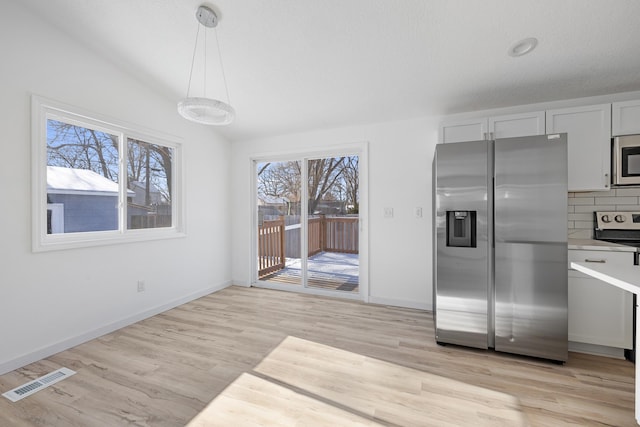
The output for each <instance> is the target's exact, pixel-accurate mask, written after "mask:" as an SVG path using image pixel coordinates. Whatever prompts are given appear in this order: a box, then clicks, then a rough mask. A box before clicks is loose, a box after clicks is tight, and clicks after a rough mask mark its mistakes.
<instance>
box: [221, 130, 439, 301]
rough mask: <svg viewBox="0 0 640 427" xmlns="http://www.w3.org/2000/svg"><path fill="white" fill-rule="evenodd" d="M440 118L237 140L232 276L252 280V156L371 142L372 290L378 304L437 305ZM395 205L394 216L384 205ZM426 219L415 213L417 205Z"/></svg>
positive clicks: (233, 163)
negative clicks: (434, 238) (435, 190)
mask: <svg viewBox="0 0 640 427" xmlns="http://www.w3.org/2000/svg"><path fill="white" fill-rule="evenodd" d="M437 136H438V120H437V119H415V120H406V121H398V122H391V123H381V124H372V125H363V126H351V127H346V128H339V129H330V130H319V131H312V132H305V133H299V134H293V135H282V136H277V137H269V138H263V139H258V140H251V141H240V142H238V141H236V142H234V143H233V144H232V148H231V153H232V157H231V159H232V161H231V178H232V183H233V192H232V210H233V212H234V214H233V216H232V220H231V221H232V222H231V223H232V234H233V239H232V246H231V248H232V250H231V253H232V269H231V271H232V278H233V282H234V283H235V284H239V285H249V284H250V281H251V258H250V247H251V245H252V244H253V243H252V241H251V227H252V224H251V198H250V194H251V188H252V185H253V183H252V182H251V180H250V174H251V169H250V168H251V161H250V159H251V158H252V157H255V156H257V155H267V154H269V153H285V152H287V151H294V152H299V151H300V150H303V149H305V150H306V149H308V150H310V151H314V150H317V149H326V147H327V146H336V145H338V146H339V145H340V144H347V145H348V144H353V143H359V142H364V141H367V142H368V143H369V212H368V214H369V227H368V228H369V295H370V301H371V302H375V303H384V304H392V305H398V306H404V307H414V308H424V309H430V308H431V300H432V286H431V162H432V159H433V152H434V149H435V144H436V141H437ZM385 207H392V208H393V210H394V218H393V219H385V218H384V217H383V210H384V208H385ZM416 207H422V209H423V217H422V218H415V215H414V208H416Z"/></svg>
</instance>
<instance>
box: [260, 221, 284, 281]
mask: <svg viewBox="0 0 640 427" xmlns="http://www.w3.org/2000/svg"><path fill="white" fill-rule="evenodd" d="M284 262H285V255H284V217H282V218H280V219H276V220H270V221H263V222H262V225H261V226H260V227H258V263H259V266H258V276H260V277H261V276H264V275H265V274H269V273H273V272H274V271H278V270H281V269H283V268H284Z"/></svg>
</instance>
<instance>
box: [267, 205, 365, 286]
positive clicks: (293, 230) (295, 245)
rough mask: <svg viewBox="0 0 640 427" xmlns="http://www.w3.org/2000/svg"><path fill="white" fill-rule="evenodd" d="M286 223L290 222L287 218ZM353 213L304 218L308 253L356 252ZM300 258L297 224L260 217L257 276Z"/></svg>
mask: <svg viewBox="0 0 640 427" xmlns="http://www.w3.org/2000/svg"><path fill="white" fill-rule="evenodd" d="M289 222H290V221H289ZM358 224H359V221H358V217H357V216H329V217H327V216H324V215H320V216H313V217H310V218H309V221H308V228H307V231H308V245H307V254H308V256H313V255H316V254H318V253H320V252H323V251H325V252H342V253H350V254H357V253H358V245H359V233H358ZM286 257H289V258H299V257H300V223H299V222H298V223H297V224H290V225H285V217H283V216H282V217H279V218H278V219H274V220H264V221H263V223H262V225H261V226H259V227H258V261H259V267H258V276H259V277H262V276H264V275H266V274H269V273H273V272H275V271H278V270H280V269H283V268H284V266H285V259H286Z"/></svg>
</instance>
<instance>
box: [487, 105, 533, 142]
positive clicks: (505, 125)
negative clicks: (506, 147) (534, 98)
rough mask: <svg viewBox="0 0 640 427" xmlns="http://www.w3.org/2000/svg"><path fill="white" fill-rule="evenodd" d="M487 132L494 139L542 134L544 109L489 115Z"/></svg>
mask: <svg viewBox="0 0 640 427" xmlns="http://www.w3.org/2000/svg"><path fill="white" fill-rule="evenodd" d="M489 132H490V133H492V134H493V138H496V139H497V138H515V137H518V136H530V135H544V133H545V126H544V111H534V112H531V113H524V114H510V115H508V116H496V117H489Z"/></svg>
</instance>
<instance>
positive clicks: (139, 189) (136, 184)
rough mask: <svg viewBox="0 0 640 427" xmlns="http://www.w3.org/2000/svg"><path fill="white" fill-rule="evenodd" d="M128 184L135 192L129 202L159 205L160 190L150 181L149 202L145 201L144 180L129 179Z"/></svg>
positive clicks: (160, 198) (145, 188) (160, 201)
mask: <svg viewBox="0 0 640 427" xmlns="http://www.w3.org/2000/svg"><path fill="white" fill-rule="evenodd" d="M129 186H130V187H131V190H133V191H134V192H135V195H134V196H133V200H131V199H130V200H129V202H130V203H133V204H134V205H139V206H153V205H159V204H160V203H162V201H163V200H162V193H161V192H160V190H159V189H158V187H156V186H155V185H153V184H152V183H149V203H147V200H146V192H147V187H146V184H145V183H144V182H140V181H131V182H129Z"/></svg>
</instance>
